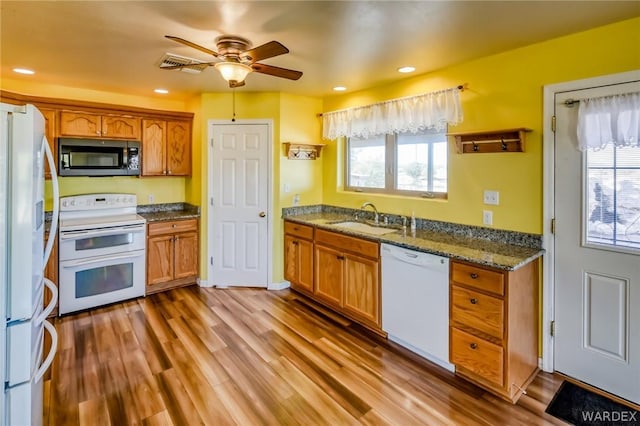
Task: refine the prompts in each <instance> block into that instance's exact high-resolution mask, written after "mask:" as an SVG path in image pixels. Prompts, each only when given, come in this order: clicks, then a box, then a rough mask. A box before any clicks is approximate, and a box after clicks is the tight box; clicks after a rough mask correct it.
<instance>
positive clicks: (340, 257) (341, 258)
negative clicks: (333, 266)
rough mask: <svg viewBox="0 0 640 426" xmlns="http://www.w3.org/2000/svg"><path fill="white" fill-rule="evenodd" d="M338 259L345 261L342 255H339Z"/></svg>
mask: <svg viewBox="0 0 640 426" xmlns="http://www.w3.org/2000/svg"><path fill="white" fill-rule="evenodd" d="M336 259H338V260H344V256H340V255H338V256H336Z"/></svg>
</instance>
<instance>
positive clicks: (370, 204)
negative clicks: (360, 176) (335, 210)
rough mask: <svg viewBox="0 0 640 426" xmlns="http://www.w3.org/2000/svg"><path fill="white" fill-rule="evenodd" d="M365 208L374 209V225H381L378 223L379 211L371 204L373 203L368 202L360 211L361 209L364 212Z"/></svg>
mask: <svg viewBox="0 0 640 426" xmlns="http://www.w3.org/2000/svg"><path fill="white" fill-rule="evenodd" d="M365 207H371V208H372V209H373V213H374V216H373V223H375V224H376V225H378V223H379V222H378V220H379V215H378V209H376V206H374V205H373V203H371V202H369V201H367V202H365V203H364V204H363V205H362V206H361V207H360V209H361V210H364V209H365Z"/></svg>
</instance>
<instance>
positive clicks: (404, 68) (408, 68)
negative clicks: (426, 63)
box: [398, 67, 416, 74]
mask: <svg viewBox="0 0 640 426" xmlns="http://www.w3.org/2000/svg"><path fill="white" fill-rule="evenodd" d="M415 70H416V67H400V68H398V72H401V73H404V74H406V73H408V72H414V71H415Z"/></svg>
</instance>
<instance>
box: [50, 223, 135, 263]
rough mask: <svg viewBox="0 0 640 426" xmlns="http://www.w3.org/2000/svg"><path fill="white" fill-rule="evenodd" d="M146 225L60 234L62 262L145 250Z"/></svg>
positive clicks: (63, 232)
mask: <svg viewBox="0 0 640 426" xmlns="http://www.w3.org/2000/svg"><path fill="white" fill-rule="evenodd" d="M144 248H145V225H144V224H139V225H124V226H114V227H106V228H99V229H90V230H81V231H62V232H60V260H61V261H62V260H74V259H84V258H87V257H92V256H107V255H110V254H119V253H125V252H129V251H137V250H144Z"/></svg>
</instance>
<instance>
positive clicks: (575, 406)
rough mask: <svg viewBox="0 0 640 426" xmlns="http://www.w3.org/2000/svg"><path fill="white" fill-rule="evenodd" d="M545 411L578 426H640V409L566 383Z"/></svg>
mask: <svg viewBox="0 0 640 426" xmlns="http://www.w3.org/2000/svg"><path fill="white" fill-rule="evenodd" d="M545 411H546V412H547V413H549V414H551V415H552V416H554V417H557V418H559V419H561V420H564V421H565V422H568V423H570V424H572V425H576V426H583V425H589V426H594V425H597V426H631V425H634V426H635V425H640V412H638V411H637V410H634V409H632V408H630V407H627V406H625V405H622V404H619V403H617V402H615V401H613V400H611V399H609V398H607V397H604V396H602V395H598V394H596V393H594V392H591V391H589V390H587V389H584V388H581V387H580V386H576V385H574V384H573V383H571V382H567V381H564V382H562V384H561V385H560V388H559V389H558V392H556V394H555V396H554V397H553V399H552V400H551V402H550V403H549V405H548V406H547V409H546V410H545Z"/></svg>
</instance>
